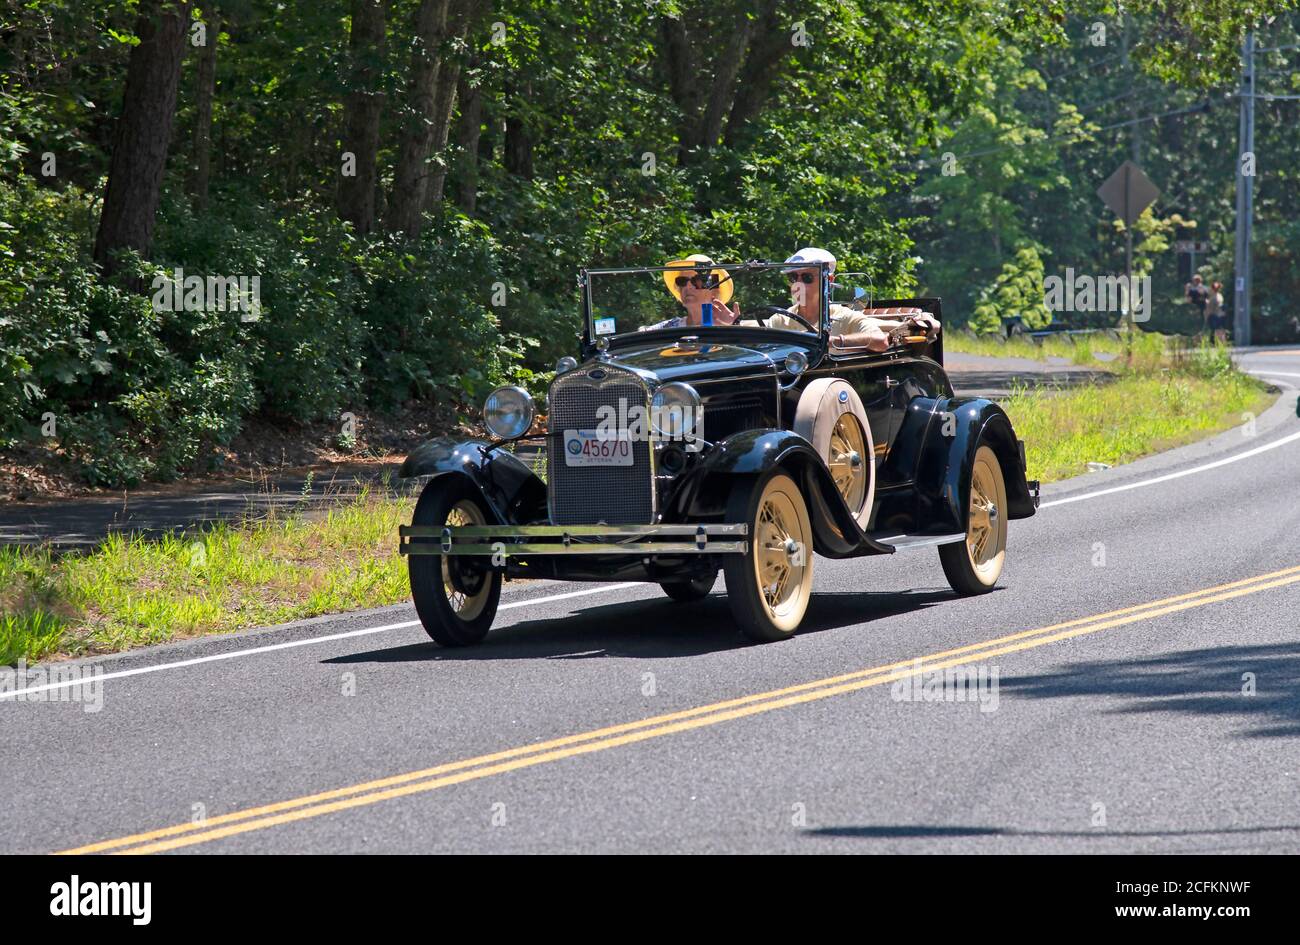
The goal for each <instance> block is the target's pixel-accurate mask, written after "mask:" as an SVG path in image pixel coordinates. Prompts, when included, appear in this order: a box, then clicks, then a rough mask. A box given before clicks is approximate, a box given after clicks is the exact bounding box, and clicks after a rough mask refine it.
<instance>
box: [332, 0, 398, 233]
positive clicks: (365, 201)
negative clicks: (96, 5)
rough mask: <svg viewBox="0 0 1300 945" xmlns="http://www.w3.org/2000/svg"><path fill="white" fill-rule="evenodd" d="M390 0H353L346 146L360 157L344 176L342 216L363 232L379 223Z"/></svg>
mask: <svg viewBox="0 0 1300 945" xmlns="http://www.w3.org/2000/svg"><path fill="white" fill-rule="evenodd" d="M387 7H388V0H352V36H351V40H350V48H349V53H350V57H351V75H350V82H349V88H348V95H347V99H346V100H345V102H344V105H343V110H344V117H343V150H344V152H345V153H351V154H352V158H353V161H354V162H355V165H354V167H353V168H352V170H353V171H354V174H353V175H348V174H346V173H345V174H343V175H342V176H341V177H340V178H339V216H340V217H341V218H342V219H344V220H348V221H350V222H351V223H352V226H353V227H354V228H355V230H356V232H358V233H369V232H370V231H371V230H373V229H374V228H375V190H376V187H377V185H378V180H379V174H378V167H377V164H378V160H379V119H380V116H381V114H382V113H383V110H384V93H383V91H382V90H381V88H380V77H381V75H382V73H383V62H384V33H385V30H386V27H387V18H388V10H387Z"/></svg>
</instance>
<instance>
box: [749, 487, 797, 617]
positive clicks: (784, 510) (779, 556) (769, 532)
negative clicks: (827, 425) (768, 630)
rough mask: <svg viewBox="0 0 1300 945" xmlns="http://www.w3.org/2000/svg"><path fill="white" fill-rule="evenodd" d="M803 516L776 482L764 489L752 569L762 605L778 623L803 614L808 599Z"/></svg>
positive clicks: (756, 529) (759, 508)
mask: <svg viewBox="0 0 1300 945" xmlns="http://www.w3.org/2000/svg"><path fill="white" fill-rule="evenodd" d="M809 554H810V549H809V548H808V535H807V521H806V515H805V516H801V515H800V514H799V510H798V509H797V508H796V506H795V503H794V500H793V499H792V498H791V496H790V495H789V494H788V493H787V492H786V491H785V489H783V488H782V487H781V486H780V485H779V484H774V485H772V486H769V487H768V488H767V489H765V490H764V492H763V496H762V498H761V500H760V501H759V504H758V516H757V520H756V522H755V526H754V570H755V577H756V578H757V580H758V586H759V590H760V591H761V592H762V598H763V606H764V607H765V608H766V609H767V612H768V614H769V615H770V616H771V618H772V619H773V620H774V621H775V622H777V623H778V624H784V623H785V622H786V621H790V620H793V621H794V622H797V621H798V619H799V618H800V617H801V616H802V614H803V609H804V607H805V606H806V604H807V599H808V584H809V576H810V562H809V560H808V558H809Z"/></svg>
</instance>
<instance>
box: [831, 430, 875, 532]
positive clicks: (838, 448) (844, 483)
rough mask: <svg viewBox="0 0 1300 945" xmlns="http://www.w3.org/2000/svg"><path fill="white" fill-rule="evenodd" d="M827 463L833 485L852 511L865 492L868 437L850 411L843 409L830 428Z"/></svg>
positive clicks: (864, 495)
mask: <svg viewBox="0 0 1300 945" xmlns="http://www.w3.org/2000/svg"><path fill="white" fill-rule="evenodd" d="M828 452H829V455H828V456H827V461H826V465H827V466H828V467H829V468H830V471H831V478H832V479H834V480H835V488H837V489H839V490H840V495H841V496H843V497H844V504H845V505H847V506H848V507H849V509H850V510H851V511H852V512H853V514H855V515H856V514H857V513H858V511H859V510H860V509H861V508H862V501H863V499H865V498H866V495H867V456H866V452H867V441H866V437H864V436H863V435H862V424H861V423H859V422H858V418H857V417H855V416H853V414H851V413H842V414H840V417H839V419H838V420H836V421H835V427H834V428H833V429H832V430H831V439H830V444H829V447H828Z"/></svg>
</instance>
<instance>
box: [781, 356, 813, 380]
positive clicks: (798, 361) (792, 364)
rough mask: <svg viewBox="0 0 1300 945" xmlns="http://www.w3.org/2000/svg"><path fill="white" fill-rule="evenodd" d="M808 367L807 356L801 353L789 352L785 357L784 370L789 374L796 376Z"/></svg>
mask: <svg viewBox="0 0 1300 945" xmlns="http://www.w3.org/2000/svg"><path fill="white" fill-rule="evenodd" d="M807 367H808V355H806V354H804V353H803V352H802V351H791V352H790V353H789V354H787V355H786V356H785V370H786V372H787V373H789V374H793V375H795V376H798V375H800V374H802V373H803V372H804V370H805V369H806V368H807Z"/></svg>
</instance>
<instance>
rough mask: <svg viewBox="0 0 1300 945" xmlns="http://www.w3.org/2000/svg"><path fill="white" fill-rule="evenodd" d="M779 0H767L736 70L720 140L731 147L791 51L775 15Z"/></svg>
mask: <svg viewBox="0 0 1300 945" xmlns="http://www.w3.org/2000/svg"><path fill="white" fill-rule="evenodd" d="M778 5H779V0H767V3H766V5H765V6H764V9H763V12H762V15H761V18H760V20H759V22H758V25H757V26H756V27H755V29H754V33H753V37H752V39H751V41H750V44H749V49H748V50H747V51H746V53H745V65H744V67H743V68H742V69H741V72H740V81H739V85H738V86H737V88H736V98H735V101H734V102H732V104H731V113H730V114H729V115H728V116H727V127H726V130H725V131H724V132H723V136H722V141H723V144H725V145H726V146H727V147H729V148H734V147H735V146H736V145H737V144H738V143H739V141H740V136H741V133H742V132H743V131H744V130H745V127H746V126H747V125H748V124H749V123H750V122H751V121H752V120H753V119H754V118H755V117H757V116H758V113H759V112H760V111H762V109H763V106H764V105H765V104H767V100H768V98H769V97H770V96H771V94H772V84H773V81H774V80H775V79H776V77H777V75H778V74H780V72H781V67H782V66H783V65H784V64H785V62H786V60H787V59H788V58H789V56H790V53H791V52H793V51H794V44H793V43H791V41H790V31H789V30H788V29H786V28H785V26H784V25H783V24H782V23H781V21H780V20H779V19H778V17H777V7H778Z"/></svg>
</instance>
